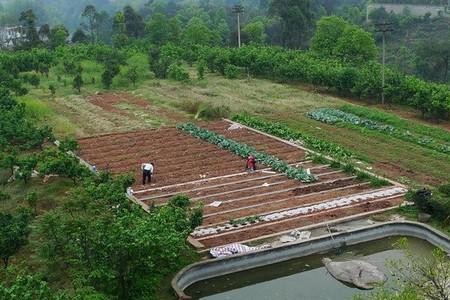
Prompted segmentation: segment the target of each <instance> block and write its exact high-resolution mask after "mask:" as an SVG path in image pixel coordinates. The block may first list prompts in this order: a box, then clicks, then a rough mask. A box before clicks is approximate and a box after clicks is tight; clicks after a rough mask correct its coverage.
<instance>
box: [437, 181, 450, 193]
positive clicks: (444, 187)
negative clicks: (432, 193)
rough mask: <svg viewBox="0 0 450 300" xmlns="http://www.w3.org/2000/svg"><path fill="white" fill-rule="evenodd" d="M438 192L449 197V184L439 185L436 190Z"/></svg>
mask: <svg viewBox="0 0 450 300" xmlns="http://www.w3.org/2000/svg"><path fill="white" fill-rule="evenodd" d="M438 190H439V192H441V193H442V194H444V195H446V196H450V183H446V184H443V185H441V186H440V187H439V188H438Z"/></svg>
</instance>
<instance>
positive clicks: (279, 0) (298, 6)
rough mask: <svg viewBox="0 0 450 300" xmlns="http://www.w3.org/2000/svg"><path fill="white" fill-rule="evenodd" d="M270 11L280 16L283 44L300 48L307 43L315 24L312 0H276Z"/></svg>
mask: <svg viewBox="0 0 450 300" xmlns="http://www.w3.org/2000/svg"><path fill="white" fill-rule="evenodd" d="M269 13H270V15H272V16H277V17H279V18H280V21H281V24H282V32H281V36H282V44H283V46H285V47H289V48H300V47H304V46H305V45H306V43H307V40H308V36H309V33H310V31H311V27H312V25H313V24H312V20H313V17H312V11H311V2H310V0H274V1H272V3H271V5H270V8H269Z"/></svg>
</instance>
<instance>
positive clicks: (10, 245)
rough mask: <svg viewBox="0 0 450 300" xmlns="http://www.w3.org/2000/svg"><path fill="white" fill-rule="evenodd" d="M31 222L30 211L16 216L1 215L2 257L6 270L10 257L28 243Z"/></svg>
mask: <svg viewBox="0 0 450 300" xmlns="http://www.w3.org/2000/svg"><path fill="white" fill-rule="evenodd" d="M30 221H31V214H30V212H29V211H28V210H23V209H22V210H19V211H18V212H17V213H16V215H12V214H5V213H0V257H1V258H2V261H3V266H4V268H5V269H6V268H7V267H8V265H9V259H10V257H11V256H13V255H14V254H15V253H16V252H17V251H18V250H19V249H20V248H21V247H22V246H24V245H25V244H27V243H28V235H29V233H30V231H31V230H30V227H29V224H30Z"/></svg>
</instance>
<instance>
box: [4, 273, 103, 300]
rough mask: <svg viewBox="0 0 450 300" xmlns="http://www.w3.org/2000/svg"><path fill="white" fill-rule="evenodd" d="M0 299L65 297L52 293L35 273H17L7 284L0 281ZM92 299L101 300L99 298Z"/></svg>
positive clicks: (52, 299)
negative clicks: (24, 274)
mask: <svg viewBox="0 0 450 300" xmlns="http://www.w3.org/2000/svg"><path fill="white" fill-rule="evenodd" d="M0 299H20V300H63V299H65V298H64V297H58V296H57V295H54V293H53V292H52V290H51V289H50V287H49V286H48V283H47V282H45V281H42V280H41V279H39V278H38V276H37V275H26V276H22V275H19V276H17V278H16V279H15V280H14V282H13V283H12V284H11V285H9V286H8V285H6V283H0ZM84 299H88V298H84ZM92 299H98V300H102V299H101V298H92Z"/></svg>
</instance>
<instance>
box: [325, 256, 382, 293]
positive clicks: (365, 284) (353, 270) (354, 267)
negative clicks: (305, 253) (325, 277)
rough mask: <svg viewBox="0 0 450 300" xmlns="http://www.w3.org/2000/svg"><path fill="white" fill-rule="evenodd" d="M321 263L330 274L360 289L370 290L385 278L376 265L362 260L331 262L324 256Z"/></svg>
mask: <svg viewBox="0 0 450 300" xmlns="http://www.w3.org/2000/svg"><path fill="white" fill-rule="evenodd" d="M322 263H323V264H324V265H325V268H326V269H327V271H328V272H329V273H330V274H331V276H333V277H334V278H336V279H337V280H339V281H342V282H345V283H348V284H351V285H354V286H356V287H358V288H360V289H366V290H370V289H373V288H374V287H376V286H378V285H379V284H381V283H383V282H385V281H386V280H387V277H386V275H385V274H384V273H383V272H381V271H380V270H379V269H378V268H377V267H376V266H374V265H372V264H370V263H368V262H365V261H362V260H350V261H346V262H333V261H332V260H331V259H329V258H324V259H322Z"/></svg>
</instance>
